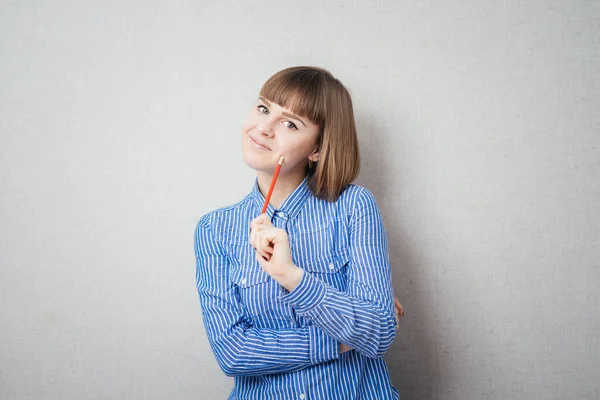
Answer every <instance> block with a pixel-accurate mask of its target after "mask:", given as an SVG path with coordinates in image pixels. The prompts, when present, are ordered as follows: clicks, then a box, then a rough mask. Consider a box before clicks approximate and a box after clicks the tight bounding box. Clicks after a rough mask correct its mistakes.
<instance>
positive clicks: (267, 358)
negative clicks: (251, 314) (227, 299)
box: [205, 319, 339, 376]
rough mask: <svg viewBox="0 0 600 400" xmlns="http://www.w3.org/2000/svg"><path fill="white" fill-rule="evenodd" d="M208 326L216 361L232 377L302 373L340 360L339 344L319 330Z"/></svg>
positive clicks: (238, 325)
mask: <svg viewBox="0 0 600 400" xmlns="http://www.w3.org/2000/svg"><path fill="white" fill-rule="evenodd" d="M211 320H212V321H214V319H211ZM205 325H206V327H207V329H206V330H207V333H208V337H209V341H210V344H211V347H212V349H213V352H214V354H215V357H216V359H217V361H218V363H219V365H220V366H221V369H222V370H223V372H224V373H225V374H226V375H228V376H252V375H264V374H276V373H282V372H292V371H298V370H301V369H303V368H306V367H309V366H311V365H316V364H320V363H322V362H325V361H329V360H333V359H336V358H338V357H339V344H338V342H337V341H336V340H335V339H333V338H332V337H330V336H329V335H327V334H326V333H325V332H324V331H323V330H322V329H321V328H319V327H317V326H308V327H303V328H299V329H293V330H292V329H286V330H276V329H259V328H255V327H251V326H248V325H245V324H244V323H239V322H238V323H236V324H233V325H230V326H229V327H225V326H222V325H221V326H209V325H211V323H210V322H209V323H208V325H207V324H206V323H205Z"/></svg>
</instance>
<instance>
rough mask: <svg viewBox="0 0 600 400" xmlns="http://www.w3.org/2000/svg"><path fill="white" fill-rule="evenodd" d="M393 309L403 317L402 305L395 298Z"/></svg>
mask: <svg viewBox="0 0 600 400" xmlns="http://www.w3.org/2000/svg"><path fill="white" fill-rule="evenodd" d="M394 308H395V309H396V311H397V313H398V314H399V315H400V316H401V317H403V316H404V307H402V304H401V303H400V300H398V298H397V297H394Z"/></svg>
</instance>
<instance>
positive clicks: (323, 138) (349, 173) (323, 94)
mask: <svg viewBox="0 0 600 400" xmlns="http://www.w3.org/2000/svg"><path fill="white" fill-rule="evenodd" d="M260 96H262V97H264V98H266V99H267V100H269V101H271V102H274V103H277V104H279V105H280V106H282V107H284V108H287V109H289V110H291V111H292V112H293V113H294V114H297V115H299V116H302V117H306V118H308V119H310V120H311V121H312V122H313V123H315V124H316V125H318V126H319V127H320V128H321V131H320V132H319V137H318V143H319V153H320V157H319V161H318V162H316V163H315V164H314V165H313V166H312V167H307V171H306V173H307V175H308V177H309V179H308V187H309V189H310V191H311V192H312V194H313V195H314V196H315V197H317V198H319V199H323V200H327V201H330V202H333V201H336V200H337V199H338V197H339V196H340V194H341V193H342V192H343V191H344V189H345V188H346V187H347V186H348V185H349V184H350V183H352V182H353V181H354V180H355V179H356V177H357V176H358V172H359V171H360V151H359V148H358V137H357V135H356V123H355V121H354V111H353V109H352V99H351V97H350V93H348V90H347V89H346V88H345V87H344V85H342V83H341V82H340V81H339V80H337V79H336V78H335V77H334V76H333V75H332V74H331V73H330V72H329V71H327V70H326V69H323V68H317V67H304V66H298V67H290V68H286V69H284V70H281V71H279V72H277V73H276V74H275V75H273V76H271V77H270V78H269V79H268V80H267V81H266V82H265V84H264V85H263V87H262V88H261V89H260Z"/></svg>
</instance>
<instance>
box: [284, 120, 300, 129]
mask: <svg viewBox="0 0 600 400" xmlns="http://www.w3.org/2000/svg"><path fill="white" fill-rule="evenodd" d="M284 125H285V126H287V127H288V128H290V129H295V130H298V127H297V126H296V124H294V123H293V122H292V121H285V122H284Z"/></svg>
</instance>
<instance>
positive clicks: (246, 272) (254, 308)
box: [229, 264, 276, 318]
mask: <svg viewBox="0 0 600 400" xmlns="http://www.w3.org/2000/svg"><path fill="white" fill-rule="evenodd" d="M229 279H230V280H231V282H232V283H233V284H234V285H235V286H236V290H237V293H238V294H239V301H240V303H241V304H242V306H243V307H244V309H245V311H246V313H247V314H248V315H249V316H250V317H252V318H257V317H259V316H261V315H263V314H267V313H270V312H271V311H272V310H273V309H274V308H275V306H276V305H275V298H274V296H273V290H274V287H275V285H274V283H276V282H275V281H273V280H272V279H271V277H270V276H269V274H267V273H266V272H265V271H263V269H262V268H261V267H260V266H257V267H247V266H245V265H237V264H236V265H232V267H231V271H230V273H229Z"/></svg>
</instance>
